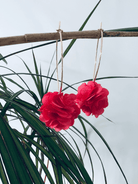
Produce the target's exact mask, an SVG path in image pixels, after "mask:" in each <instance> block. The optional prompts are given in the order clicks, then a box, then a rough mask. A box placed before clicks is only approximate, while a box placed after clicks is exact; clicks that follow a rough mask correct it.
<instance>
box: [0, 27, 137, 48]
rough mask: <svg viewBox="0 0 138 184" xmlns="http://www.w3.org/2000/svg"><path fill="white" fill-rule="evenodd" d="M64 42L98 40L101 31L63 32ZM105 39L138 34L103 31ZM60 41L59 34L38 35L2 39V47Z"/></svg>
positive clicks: (0, 44)
mask: <svg viewBox="0 0 138 184" xmlns="http://www.w3.org/2000/svg"><path fill="white" fill-rule="evenodd" d="M62 37H63V40H68V39H97V38H100V37H101V30H92V31H74V32H63V33H62ZM103 37H138V32H133V31H131V32H127V31H103ZM48 40H59V33H57V32H53V33H36V34H25V35H21V36H11V37H1V38H0V46H4V45H14V44H21V43H30V42H40V41H48Z"/></svg>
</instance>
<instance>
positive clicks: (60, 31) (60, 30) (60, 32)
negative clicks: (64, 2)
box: [56, 23, 63, 92]
mask: <svg viewBox="0 0 138 184" xmlns="http://www.w3.org/2000/svg"><path fill="white" fill-rule="evenodd" d="M57 32H58V33H59V37H60V43H61V85H60V90H59V79H58V57H57V55H58V53H57V52H56V69H57V81H58V90H59V91H60V92H61V91H62V85H63V41H62V32H63V30H62V29H60V23H59V29H58V30H57ZM56 45H58V41H57V40H56ZM57 50H58V46H56V51H57Z"/></svg>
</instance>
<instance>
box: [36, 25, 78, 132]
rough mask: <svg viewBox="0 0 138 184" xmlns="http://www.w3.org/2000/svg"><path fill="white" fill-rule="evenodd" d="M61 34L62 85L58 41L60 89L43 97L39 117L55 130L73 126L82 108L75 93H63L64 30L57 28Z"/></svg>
mask: <svg viewBox="0 0 138 184" xmlns="http://www.w3.org/2000/svg"><path fill="white" fill-rule="evenodd" d="M57 31H58V33H59V36H60V43H61V85H60V88H59V79H58V57H57V55H58V54H57V50H58V41H57V42H56V70H57V83H58V91H56V92H48V93H46V94H45V95H44V96H43V98H42V106H41V107H40V109H39V111H40V113H41V114H40V117H39V119H40V120H41V121H42V122H44V123H45V125H46V126H47V127H49V128H52V129H55V131H57V132H58V131H60V130H62V129H63V130H66V129H68V128H69V127H70V126H73V124H74V119H76V118H77V117H78V115H79V114H80V108H79V107H78V106H77V105H76V102H75V99H76V95H75V94H63V92H62V85H63V42H62V32H63V31H62V30H61V29H60V24H59V29H58V30H57Z"/></svg>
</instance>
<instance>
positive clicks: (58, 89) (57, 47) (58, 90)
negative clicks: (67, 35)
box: [56, 40, 60, 92]
mask: <svg viewBox="0 0 138 184" xmlns="http://www.w3.org/2000/svg"><path fill="white" fill-rule="evenodd" d="M56 71H57V85H58V92H59V91H60V89H59V77H58V40H56Z"/></svg>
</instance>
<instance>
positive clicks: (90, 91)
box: [75, 30, 109, 118]
mask: <svg viewBox="0 0 138 184" xmlns="http://www.w3.org/2000/svg"><path fill="white" fill-rule="evenodd" d="M98 42H99V40H98ZM98 42H97V48H96V58H95V67H94V76H93V81H89V82H88V83H87V84H86V83H83V84H82V85H81V86H79V87H78V94H77V98H76V100H75V101H76V103H77V105H78V107H79V108H80V109H82V111H83V112H84V113H85V114H86V115H87V116H90V115H91V114H92V115H94V116H95V117H96V118H98V116H99V115H101V114H102V113H103V112H104V108H106V107H107V106H108V98H107V96H108V94H109V91H108V90H107V89H105V88H103V87H102V86H101V85H100V84H98V83H96V82H95V79H96V76H97V73H98V69H99V66H100V60H101V55H102V42H103V31H102V30H101V53H100V58H99V64H98V68H97V71H96V60H97V49H98ZM95 71H96V72H95ZM95 73H96V74H95Z"/></svg>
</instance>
